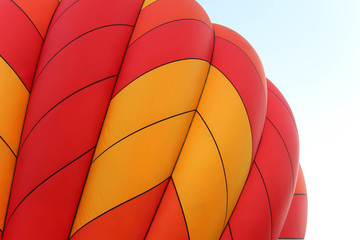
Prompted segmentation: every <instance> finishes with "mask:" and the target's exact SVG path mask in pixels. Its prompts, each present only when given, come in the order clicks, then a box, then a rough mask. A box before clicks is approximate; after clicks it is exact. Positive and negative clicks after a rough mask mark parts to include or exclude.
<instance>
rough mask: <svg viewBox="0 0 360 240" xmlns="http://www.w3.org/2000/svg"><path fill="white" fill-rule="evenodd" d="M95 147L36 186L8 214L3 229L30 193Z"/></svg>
mask: <svg viewBox="0 0 360 240" xmlns="http://www.w3.org/2000/svg"><path fill="white" fill-rule="evenodd" d="M94 148H95V147H92V148H90V149H89V150H87V151H86V152H85V153H83V154H81V155H80V156H79V157H77V158H75V159H74V160H72V161H71V162H69V163H68V164H66V165H65V166H63V167H61V168H60V169H59V170H57V171H55V172H54V173H53V174H51V175H50V176H49V177H47V178H46V179H45V180H43V181H42V182H41V183H40V184H38V185H37V186H36V187H35V188H33V189H32V190H31V191H30V192H29V193H28V194H27V195H26V196H25V197H24V198H23V199H22V200H21V201H20V202H19V204H18V205H17V206H16V207H15V208H14V210H13V212H12V213H11V214H10V216H9V218H8V219H7V221H6V222H5V227H6V226H7V225H8V224H9V222H10V221H11V219H12V216H13V215H14V213H15V212H16V210H17V209H18V208H19V207H20V205H21V204H22V203H23V202H24V201H25V199H27V198H28V197H29V196H30V195H31V194H32V193H34V192H35V191H36V190H37V189H38V188H39V187H40V186H41V185H43V184H44V183H45V182H47V181H48V180H50V179H51V178H52V177H54V176H55V175H56V174H58V173H59V172H61V171H62V170H64V169H65V168H67V167H68V166H70V165H71V164H73V163H75V162H76V161H77V160H79V159H80V158H82V157H83V156H85V155H86V154H87V153H89V152H90V151H91V150H93V149H94Z"/></svg>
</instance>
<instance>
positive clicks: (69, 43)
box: [33, 24, 133, 86]
mask: <svg viewBox="0 0 360 240" xmlns="http://www.w3.org/2000/svg"><path fill="white" fill-rule="evenodd" d="M119 26H123V27H124V26H125V27H133V26H132V25H129V24H109V25H104V26H101V27H97V28H94V29H92V30H90V31H87V32H85V33H83V34H81V35H79V36H77V37H76V38H74V39H73V40H71V41H70V42H68V43H67V44H65V45H64V46H63V47H62V48H61V49H60V50H58V51H57V52H56V53H55V54H54V55H53V56H52V57H51V58H50V60H49V61H48V62H47V63H46V64H45V65H44V67H43V68H42V69H41V70H40V72H39V74H38V75H37V77H36V78H35V79H34V82H33V86H34V85H35V83H37V81H38V79H39V78H40V76H41V74H42V73H43V71H44V70H45V69H46V67H47V66H48V64H49V63H50V62H51V61H52V60H53V59H54V58H55V57H56V56H57V55H58V54H59V53H60V52H61V51H62V50H64V49H65V48H66V47H68V46H69V45H71V44H72V43H73V42H75V41H77V40H79V39H80V38H82V37H83V36H86V35H87V34H90V33H92V32H96V31H97V30H100V29H103V28H108V27H119Z"/></svg>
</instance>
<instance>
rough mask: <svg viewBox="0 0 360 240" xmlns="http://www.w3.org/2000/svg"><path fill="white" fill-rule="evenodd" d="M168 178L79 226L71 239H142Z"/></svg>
mask: <svg viewBox="0 0 360 240" xmlns="http://www.w3.org/2000/svg"><path fill="white" fill-rule="evenodd" d="M167 183H168V180H166V181H164V182H162V183H161V184H159V185H157V186H156V187H154V188H153V189H151V190H149V191H147V192H145V193H142V194H140V195H139V196H137V197H135V198H133V199H131V200H129V201H128V202H125V203H123V204H121V205H119V206H116V207H114V208H113V209H110V210H109V211H107V212H105V213H104V214H102V215H100V216H99V217H98V218H96V219H94V220H92V221H91V222H89V223H88V224H87V225H85V226H84V227H83V228H81V229H80V230H79V231H78V232H77V233H75V235H73V237H71V239H72V240H85V239H86V240H100V239H101V240H111V239H134V240H135V239H138V240H140V239H143V238H144V236H145V234H146V231H147V229H148V227H149V225H150V222H151V220H152V218H153V215H154V214H155V211H156V207H157V204H153V205H151V206H150V205H149V203H151V202H154V203H158V202H159V200H160V198H161V197H162V194H163V192H164V190H165V187H166V185H167Z"/></svg>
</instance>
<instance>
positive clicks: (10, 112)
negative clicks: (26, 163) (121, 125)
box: [0, 57, 29, 153]
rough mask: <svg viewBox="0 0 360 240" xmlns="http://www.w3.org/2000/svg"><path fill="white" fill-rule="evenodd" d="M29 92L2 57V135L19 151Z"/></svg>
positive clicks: (0, 124) (0, 88) (0, 119)
mask: <svg viewBox="0 0 360 240" xmlns="http://www.w3.org/2000/svg"><path fill="white" fill-rule="evenodd" d="M28 100H29V92H28V91H27V89H26V87H25V86H24V85H23V83H22V82H21V80H20V79H19V77H18V76H17V75H16V74H15V73H14V71H13V70H12V69H11V68H10V66H9V65H8V64H7V63H6V62H5V61H4V59H3V58H1V57H0V116H1V118H0V136H1V137H2V138H3V139H5V141H6V142H7V144H9V146H10V147H11V149H12V150H13V151H14V152H15V153H17V151H18V147H19V142H20V135H21V130H22V126H23V124H24V118H25V112H26V107H27V103H28Z"/></svg>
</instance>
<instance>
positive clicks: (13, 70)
mask: <svg viewBox="0 0 360 240" xmlns="http://www.w3.org/2000/svg"><path fill="white" fill-rule="evenodd" d="M0 57H1V59H3V60H4V62H5V63H6V64H7V65H8V66H9V67H10V68H11V70H12V71H13V73H15V75H16V76H17V77H18V78H19V80H20V82H21V83H22V85H23V86H24V87H25V89H26V91H27V92H28V93H30V90H29V89H28V88H27V86H26V85H25V83H24V81H23V80H22V79H21V78H20V76H19V74H18V73H17V72H16V71H15V69H14V68H13V67H12V66H11V65H10V64H9V63H8V61H6V59H5V58H4V57H3V56H2V55H1V54H0Z"/></svg>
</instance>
